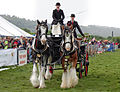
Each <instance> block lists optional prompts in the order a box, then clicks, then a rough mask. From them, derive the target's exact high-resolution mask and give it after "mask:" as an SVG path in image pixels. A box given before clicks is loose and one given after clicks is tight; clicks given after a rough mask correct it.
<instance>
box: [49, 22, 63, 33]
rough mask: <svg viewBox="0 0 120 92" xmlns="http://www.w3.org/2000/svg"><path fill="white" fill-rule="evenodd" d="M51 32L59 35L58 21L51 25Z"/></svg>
mask: <svg viewBox="0 0 120 92" xmlns="http://www.w3.org/2000/svg"><path fill="white" fill-rule="evenodd" d="M51 32H52V34H53V35H61V34H62V33H61V28H60V23H58V24H57V25H52V31H51Z"/></svg>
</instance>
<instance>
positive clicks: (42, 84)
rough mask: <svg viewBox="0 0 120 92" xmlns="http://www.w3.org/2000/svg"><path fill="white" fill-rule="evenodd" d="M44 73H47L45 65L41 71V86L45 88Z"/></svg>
mask: <svg viewBox="0 0 120 92" xmlns="http://www.w3.org/2000/svg"><path fill="white" fill-rule="evenodd" d="M44 74H45V67H42V68H41V72H40V86H39V88H45V87H46V86H45V79H44Z"/></svg>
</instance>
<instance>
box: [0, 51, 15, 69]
mask: <svg viewBox="0 0 120 92" xmlns="http://www.w3.org/2000/svg"><path fill="white" fill-rule="evenodd" d="M10 65H17V49H6V50H0V67H1V66H10Z"/></svg>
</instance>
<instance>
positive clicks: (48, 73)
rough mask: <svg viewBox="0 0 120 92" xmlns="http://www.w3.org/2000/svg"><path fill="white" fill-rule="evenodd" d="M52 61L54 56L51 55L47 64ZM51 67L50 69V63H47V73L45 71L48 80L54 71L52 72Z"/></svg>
mask: <svg viewBox="0 0 120 92" xmlns="http://www.w3.org/2000/svg"><path fill="white" fill-rule="evenodd" d="M51 61H52V57H51V56H49V58H48V63H47V64H50V63H51ZM49 69H50V65H47V70H46V73H45V79H47V80H49V79H50V78H51V77H52V72H50V71H49ZM51 71H52V70H51Z"/></svg>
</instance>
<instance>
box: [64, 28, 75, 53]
mask: <svg viewBox="0 0 120 92" xmlns="http://www.w3.org/2000/svg"><path fill="white" fill-rule="evenodd" d="M66 32H69V33H70V42H65V33H66ZM72 34H73V33H72V30H71V29H70V28H68V27H66V28H65V30H64V33H63V42H64V43H63V45H62V49H63V52H64V53H65V55H70V54H72V53H73V52H75V51H76V48H74V44H73V43H74V42H72ZM68 43H69V44H70V45H71V48H70V51H67V50H66V49H65V45H66V44H68Z"/></svg>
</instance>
